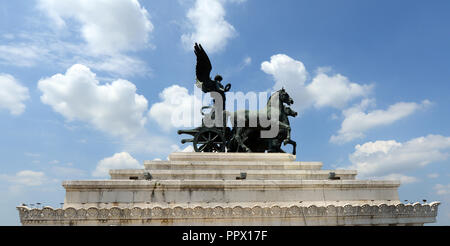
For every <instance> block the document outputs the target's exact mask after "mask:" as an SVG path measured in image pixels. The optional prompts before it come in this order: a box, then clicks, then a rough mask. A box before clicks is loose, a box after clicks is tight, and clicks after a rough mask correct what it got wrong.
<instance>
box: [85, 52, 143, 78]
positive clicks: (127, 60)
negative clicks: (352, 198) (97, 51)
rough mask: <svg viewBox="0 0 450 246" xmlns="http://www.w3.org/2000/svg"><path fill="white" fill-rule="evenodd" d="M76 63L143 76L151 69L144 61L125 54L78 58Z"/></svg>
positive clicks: (126, 74) (100, 69)
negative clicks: (97, 57) (98, 57)
mask: <svg viewBox="0 0 450 246" xmlns="http://www.w3.org/2000/svg"><path fill="white" fill-rule="evenodd" d="M77 63H81V64H86V65H87V66H88V67H90V68H92V69H95V70H99V71H106V72H109V73H112V74H115V75H119V76H133V75H144V76H145V75H149V74H151V70H150V69H149V68H148V67H147V65H146V64H145V62H144V61H142V60H140V59H138V58H135V57H131V56H126V55H115V56H103V57H101V58H100V59H92V58H88V59H86V58H79V59H77Z"/></svg>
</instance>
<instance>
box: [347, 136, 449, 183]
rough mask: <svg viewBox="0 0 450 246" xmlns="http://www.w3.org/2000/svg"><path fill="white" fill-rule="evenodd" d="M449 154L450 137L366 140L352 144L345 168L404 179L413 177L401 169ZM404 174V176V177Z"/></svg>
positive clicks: (417, 166)
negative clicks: (347, 165)
mask: <svg viewBox="0 0 450 246" xmlns="http://www.w3.org/2000/svg"><path fill="white" fill-rule="evenodd" d="M449 154H450V137H444V136H440V135H428V136H425V137H419V138H414V139H411V140H409V141H407V142H404V143H401V142H397V141H395V140H388V141H375V142H367V143H364V144H362V145H359V144H358V145H356V146H355V152H353V153H352V154H351V155H350V156H349V159H350V161H351V163H352V165H351V166H349V167H346V168H348V169H356V170H358V175H359V176H361V177H365V178H367V177H368V178H373V177H388V178H389V177H391V178H392V177H394V178H395V177H397V178H400V180H402V179H403V180H404V181H407V182H414V181H417V180H416V179H414V178H408V177H407V176H405V173H407V172H409V171H412V170H416V169H419V168H422V167H424V166H427V165H428V164H430V163H433V162H438V161H444V160H447V159H448V157H449ZM405 177H406V178H405Z"/></svg>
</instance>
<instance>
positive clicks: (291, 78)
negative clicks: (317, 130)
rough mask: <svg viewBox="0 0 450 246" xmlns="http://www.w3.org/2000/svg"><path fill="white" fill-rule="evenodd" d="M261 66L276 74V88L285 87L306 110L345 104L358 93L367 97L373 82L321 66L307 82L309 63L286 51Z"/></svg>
mask: <svg viewBox="0 0 450 246" xmlns="http://www.w3.org/2000/svg"><path fill="white" fill-rule="evenodd" d="M261 70H262V71H263V72H265V73H267V74H270V75H272V76H273V78H274V80H275V85H274V86H273V89H274V90H278V89H281V87H284V88H285V89H286V90H287V91H288V93H289V95H290V96H291V97H292V98H293V99H294V101H295V104H294V107H295V108H297V109H299V110H306V109H308V108H310V107H311V106H315V107H316V108H321V107H325V106H328V107H334V108H339V109H340V108H344V107H345V106H346V105H347V104H348V103H349V102H350V101H352V100H353V99H356V98H358V97H366V96H367V95H368V94H369V93H370V92H371V89H372V87H373V86H371V85H359V84H356V83H352V82H350V80H349V79H348V78H347V77H345V76H343V75H341V74H335V75H332V76H329V75H328V74H326V73H327V72H328V71H329V70H330V69H328V68H319V69H318V70H317V75H316V76H315V77H314V78H312V80H311V82H310V83H309V84H307V83H306V82H307V80H308V78H309V73H308V71H307V70H306V68H305V65H304V64H303V63H302V62H301V61H298V60H295V59H293V58H291V57H289V56H287V55H285V54H277V55H273V56H272V57H271V58H270V62H269V61H265V62H263V63H262V64H261Z"/></svg>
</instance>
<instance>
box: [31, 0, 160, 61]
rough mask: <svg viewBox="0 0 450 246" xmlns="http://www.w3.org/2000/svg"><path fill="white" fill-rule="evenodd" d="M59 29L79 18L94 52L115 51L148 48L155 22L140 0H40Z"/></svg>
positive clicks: (79, 26)
mask: <svg viewBox="0 0 450 246" xmlns="http://www.w3.org/2000/svg"><path fill="white" fill-rule="evenodd" d="M38 6H39V8H40V9H41V10H43V11H44V12H45V13H47V14H48V16H49V17H51V19H52V20H53V21H54V23H55V24H56V25H57V26H58V27H59V28H65V27H67V23H68V21H69V20H75V21H77V22H78V23H79V24H80V25H76V26H77V27H78V28H79V30H77V31H78V32H80V33H81V36H82V37H83V38H84V40H85V41H86V42H87V45H88V47H89V48H90V50H91V52H94V53H96V54H115V53H120V52H123V51H129V50H136V49H138V48H142V47H145V46H146V45H147V42H148V39H149V33H150V32H152V31H153V24H152V23H151V22H150V20H149V15H148V12H147V10H146V9H145V8H143V7H142V6H141V5H140V4H139V2H138V1H137V0H122V1H111V0H39V4H38Z"/></svg>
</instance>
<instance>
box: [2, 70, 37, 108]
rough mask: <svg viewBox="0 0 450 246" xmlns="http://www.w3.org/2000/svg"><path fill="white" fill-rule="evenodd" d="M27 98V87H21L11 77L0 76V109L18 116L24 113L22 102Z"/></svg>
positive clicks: (7, 75) (6, 75)
mask: <svg viewBox="0 0 450 246" xmlns="http://www.w3.org/2000/svg"><path fill="white" fill-rule="evenodd" d="M29 98H30V96H29V93H28V88H27V87H24V86H22V85H21V84H20V83H19V82H18V81H17V80H16V79H15V78H14V77H13V76H12V75H9V74H0V109H6V110H9V112H10V113H11V114H13V115H20V114H22V113H23V112H24V111H25V107H26V106H25V104H24V101H26V100H28V99H29Z"/></svg>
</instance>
